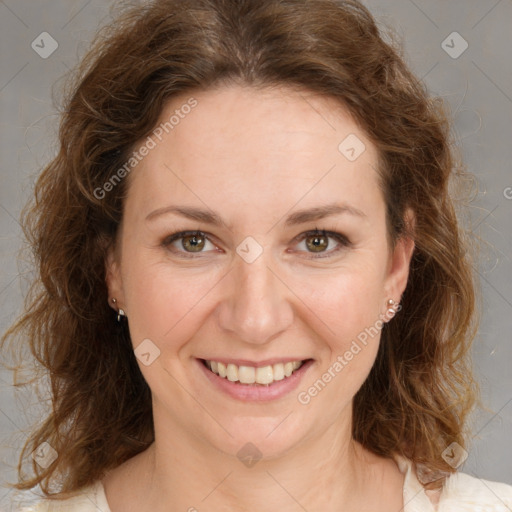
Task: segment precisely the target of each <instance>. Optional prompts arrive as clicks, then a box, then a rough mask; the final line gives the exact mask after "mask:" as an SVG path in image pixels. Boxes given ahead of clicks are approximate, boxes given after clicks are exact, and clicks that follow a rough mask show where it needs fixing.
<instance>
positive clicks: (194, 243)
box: [162, 231, 216, 258]
mask: <svg viewBox="0 0 512 512" xmlns="http://www.w3.org/2000/svg"><path fill="white" fill-rule="evenodd" d="M207 244H210V245H211V246H212V248H213V249H216V246H215V245H213V243H212V242H211V241H210V240H209V239H208V237H207V236H206V234H205V233H203V232H202V231H180V232H179V233H174V234H173V235H170V236H168V237H167V238H166V239H165V240H164V241H163V242H162V245H163V246H165V247H167V248H169V249H170V250H171V251H172V252H176V253H179V254H180V255H184V254H187V253H189V254H193V253H203V252H206V251H203V249H204V248H205V246H206V245H207ZM184 257H186V258H189V257H192V256H184Z"/></svg>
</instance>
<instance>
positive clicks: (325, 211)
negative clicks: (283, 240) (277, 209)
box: [146, 203, 366, 227]
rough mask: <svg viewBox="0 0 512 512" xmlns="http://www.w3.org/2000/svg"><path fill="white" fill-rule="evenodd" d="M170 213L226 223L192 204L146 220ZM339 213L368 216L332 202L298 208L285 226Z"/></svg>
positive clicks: (168, 208)
mask: <svg viewBox="0 0 512 512" xmlns="http://www.w3.org/2000/svg"><path fill="white" fill-rule="evenodd" d="M169 213H174V214H176V215H181V216H183V217H186V218H187V219H191V220H196V221H199V222H204V223H205V224H211V225H213V226H222V225H226V224H225V223H224V222H223V220H222V218H221V216H220V215H218V214H217V213H215V212H213V211H211V210H203V209H201V208H195V207H192V206H176V205H171V206H165V207H163V208H158V209H157V210H154V211H152V212H151V213H150V214H149V215H147V217H146V221H151V220H154V219H155V218H156V217H160V216H162V215H165V214H169ZM339 214H349V215H353V216H355V217H360V218H365V217H366V214H365V213H364V212H362V211H361V210H359V209H358V208H355V207H354V206H351V205H349V204H337V203H331V204H327V205H322V206H316V207H313V208H308V209H303V210H298V211H296V212H294V213H292V214H291V215H289V216H288V217H287V219H286V221H285V226H286V227H290V226H296V225H299V224H305V223H306V222H311V221H314V220H320V219H323V218H325V217H330V216H332V215H339Z"/></svg>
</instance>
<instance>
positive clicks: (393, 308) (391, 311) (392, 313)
mask: <svg viewBox="0 0 512 512" xmlns="http://www.w3.org/2000/svg"><path fill="white" fill-rule="evenodd" d="M397 307H398V303H397V302H395V301H394V300H393V299H389V300H388V310H387V312H386V313H387V315H388V317H389V318H390V319H391V318H393V317H394V316H395V314H396V308H397Z"/></svg>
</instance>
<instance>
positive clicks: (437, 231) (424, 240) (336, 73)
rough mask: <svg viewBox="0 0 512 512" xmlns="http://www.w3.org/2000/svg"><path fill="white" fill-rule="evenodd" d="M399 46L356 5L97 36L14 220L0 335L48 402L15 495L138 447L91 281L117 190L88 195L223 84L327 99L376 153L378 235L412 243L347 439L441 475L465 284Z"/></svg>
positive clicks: (213, 16)
mask: <svg viewBox="0 0 512 512" xmlns="http://www.w3.org/2000/svg"><path fill="white" fill-rule="evenodd" d="M400 48H401V46H400V44H398V43H396V42H395V36H393V34H392V33H391V31H389V30H388V32H387V33H386V34H384V32H382V31H381V29H379V27H378V26H377V24H376V22H375V20H374V19H373V18H372V16H371V14H370V13H369V12H368V10H367V9H366V8H365V7H364V6H362V5H361V4H360V3H359V2H357V1H356V0H347V1H335V0H258V1H250V0H154V1H150V2H147V3H144V5H139V6H131V7H127V8H125V9H123V10H122V11H121V12H120V13H118V15H117V16H116V17H115V19H114V21H113V22H112V23H110V24H109V25H108V26H105V27H104V28H103V29H102V30H100V31H99V33H98V34H97V36H96V39H95V41H94V42H93V45H92V47H91V49H90V50H89V52H88V53H87V54H86V55H85V57H84V58H83V59H82V61H81V63H80V65H79V67H78V69H77V70H76V72H75V74H74V75H73V77H74V78H73V81H72V82H71V83H70V86H69V89H67V96H66V100H65V101H64V108H63V109H62V113H61V115H62V118H61V124H60V132H59V141H60V145H59V152H58V154H57V156H56V157H55V159H54V160H52V161H51V162H50V163H49V164H48V165H47V166H46V168H45V169H44V170H43V171H42V173H41V175H40V177H39V178H38V181H37V183H36V188H35V196H34V200H33V201H32V202H31V203H30V204H29V205H28V207H27V209H26V210H25V213H24V215H23V226H24V231H25V235H26V237H27V239H28V242H29V245H30V247H31V248H32V249H33V254H34V256H35V260H36V265H37V269H38V279H37V280H36V281H35V282H34V283H33V286H32V289H31V293H30V294H29V295H28V297H27V303H26V311H25V313H24V314H23V316H22V317H21V318H20V319H19V320H18V321H17V323H16V324H15V325H14V326H12V327H11V328H10V329H9V330H8V331H7V333H6V334H5V335H4V338H3V343H5V341H6V340H7V339H11V338H12V339H14V338H16V339H17V340H18V341H19V343H20V344H22V343H23V344H25V346H27V343H28V346H29V347H30V350H31V352H32V354H33V356H34V357H35V360H36V361H37V363H38V366H39V367H40V368H42V369H43V371H45V372H46V373H47V374H48V375H49V382H50V385H51V402H52V408H51V412H50V413H49V416H48V417H47V418H46V419H45V420H44V421H43V422H42V423H41V425H39V426H38V427H37V429H36V430H35V431H34V432H33V433H32V435H31V437H30V438H29V440H28V441H27V443H26V444H25V446H24V449H23V451H22V453H21V455H20V461H19V465H18V471H19V481H18V483H16V484H15V487H16V488H18V489H29V488H31V487H33V486H35V485H37V484H40V486H41V489H42V490H43V492H44V493H45V494H46V495H54V496H59V497H61V496H64V495H65V494H66V493H68V492H71V491H75V490H78V489H80V488H83V487H84V486H86V485H88V484H91V483H92V482H94V481H95V480H97V479H98V478H101V477H102V476H103V475H104V473H105V472H106V471H107V470H109V469H111V468H114V467H116V466H118V465H120V464H121V463H123V462H124V461H126V460H127V459H129V458H131V457H133V456H134V455H136V454H137V453H139V452H141V451H143V450H145V449H146V448H147V447H148V446H149V445H150V444H151V443H152V441H153V436H154V434H153V421H152V409H151V394H150V390H149V388H148V385H147V384H146V382H145V380H144V379H143V377H142V374H141V372H140V371H139V367H138V365H137V362H136V360H135V357H134V354H133V349H132V345H131V342H130V337H129V332H128V328H127V325H126V323H124V324H121V325H120V326H118V325H117V324H116V322H115V315H114V313H113V311H112V309H111V308H110V307H109V305H108V296H107V287H106V283H105V256H106V251H107V249H108V248H109V246H110V245H111V244H114V243H115V240H116V233H117V229H118V226H119V223H120V221H121V216H122V211H123V198H124V197H125V194H126V186H127V181H128V180H122V181H121V182H120V183H119V184H118V185H117V186H116V187H114V188H113V190H111V191H109V192H108V193H107V194H105V195H104V197H102V198H101V199H100V198H99V197H97V196H98V194H95V193H94V191H95V190H98V188H101V187H102V186H103V185H104V184H105V183H106V182H107V181H108V180H109V179H110V178H111V177H112V176H113V175H114V174H115V172H116V170H118V169H120V168H121V167H122V166H123V165H124V163H125V162H126V161H127V159H128V158H129V157H130V154H131V152H132V151H133V149H134V148H135V147H136V144H137V143H138V141H140V140H142V139H143V138H144V137H146V136H148V134H150V133H151V130H152V129H153V128H154V127H155V124H156V123H157V120H158V118H159V116H160V114H161V112H162V109H163V107H164V105H165V104H166V102H167V101H168V100H170V99H171V98H173V97H174V96H175V95H178V94H183V93H188V94H193V92H194V90H195V91H197V90H207V89H209V88H213V87H217V86H222V85H229V84H241V85H244V86H251V87H254V88H265V87H274V86H281V85H286V86H288V87H291V88H294V89H296V90H301V91H306V92H307V91H309V92H313V93H317V94H319V95H321V96H324V97H330V98H334V99H336V100H338V101H339V103H340V104H341V105H343V106H345V107H346V108H347V109H348V111H349V112H350V113H351V114H352V116H353V118H354V119H355V120H356V122H358V124H359V125H360V126H361V128H362V129H363V130H364V132H365V133H366V134H367V136H368V137H369V138H370V139H371V140H372V141H373V143H374V144H375V146H376V148H377V150H378V155H379V168H378V172H379V179H380V184H381V186H382V190H383V193H384V197H385V202H386V205H387V224H388V235H389V237H390V240H391V241H392V242H393V243H394V242H396V240H397V239H398V238H399V237H401V236H412V237H413V239H414V242H415V250H414V254H413V258H412V262H411V269H410V275H409V281H408V284H407V288H406V290H405V293H404V295H403V298H402V307H403V309H402V312H401V313H400V314H399V315H397V316H396V317H395V318H394V319H393V321H392V322H390V323H389V324H386V325H385V327H384V329H383V332H382V339H381V344H380V348H379V352H378V355H377V360H376V362H375V364H374V366H373V368H372V370H371V373H370V375H369V377H368V379H367V380H366V381H365V383H364V384H363V386H362V388H361V389H360V390H359V392H358V393H357V395H356V396H355V401H354V423H353V437H354V438H355V439H356V440H357V441H359V442H360V443H362V444H363V445H364V446H365V447H366V448H367V449H368V450H371V451H372V452H374V453H376V454H379V455H381V456H386V457H390V456H392V455H393V454H400V455H402V456H405V457H407V458H409V459H411V460H412V461H414V462H415V463H417V464H418V467H420V466H421V467H423V468H424V471H423V472H422V473H421V474H422V475H430V476H428V477H427V478H426V481H428V482H429V486H430V487H431V488H435V487H439V486H440V485H441V484H442V483H443V481H444V478H445V476H446V475H447V474H449V473H451V472H454V471H455V470H454V468H452V467H451V466H450V465H449V464H447V463H446V462H445V461H444V460H443V458H442V456H441V454H442V452H443V450H444V449H445V448H446V447H447V446H448V445H449V444H450V443H452V442H454V441H455V442H457V443H459V444H460V445H461V446H466V437H467V435H466V422H467V419H468V414H469V413H470V411H471V410H472V408H473V406H474V404H475V401H476V397H477V396H478V395H477V391H478V386H477V385H476V383H475V381H474V380H473V377H472V365H471V361H470V352H469V350H468V349H469V347H470V344H471V341H472V339H473V337H474V335H475V333H476V326H477V321H476V320H475V318H474V317H475V315H474V312H475V311H474V310H475V307H474V303H475V283H474V278H473V274H472V271H471V262H470V261H469V257H468V254H469V252H468V251H467V246H468V241H467V237H466V236H465V231H464V230H463V229H462V228H461V226H459V222H458V220H457V215H456V210H455V208H454V205H455V202H454V198H453V196H452V194H451V192H450V190H451V186H450V185H451V183H452V182H453V180H454V179H455V178H457V179H461V178H462V177H464V176H465V175H466V173H465V170H464V169H463V165H462V164H461V163H460V158H459V156H458V153H457V152H455V151H454V146H453V144H452V141H451V132H450V125H449V115H448V113H447V110H446V109H445V107H444V106H443V102H442V101H441V100H440V99H438V98H432V97H431V96H430V95H429V94H428V91H427V88H426V86H425V85H424V84H423V83H422V82H421V81H420V80H419V79H418V78H417V77H415V76H414V75H413V74H412V73H411V72H410V70H409V69H408V67H407V65H406V64H405V62H404V57H403V55H402V52H401V49H400ZM134 172H136V171H134ZM449 189H450V190H449ZM408 207H409V208H411V209H412V210H413V212H414V214H415V219H416V224H415V226H414V232H411V231H410V230H409V229H408V226H407V225H406V223H405V221H404V212H405V211H406V208H408ZM20 346H22V345H20ZM42 442H48V443H49V444H50V445H51V446H52V447H53V448H54V449H55V450H56V451H57V453H58V458H57V459H56V461H55V462H54V463H53V464H52V465H51V466H49V467H48V468H46V469H44V468H42V467H40V466H39V465H38V464H36V463H35V462H34V461H33V460H31V459H30V457H29V455H30V453H31V452H32V451H33V450H34V449H35V448H36V447H38V446H39V445H40V444H41V443H42ZM25 462H27V463H29V462H30V463H31V470H32V472H31V474H29V475H27V474H25V473H24V472H23V468H24V466H25ZM57 483H58V486H57Z"/></svg>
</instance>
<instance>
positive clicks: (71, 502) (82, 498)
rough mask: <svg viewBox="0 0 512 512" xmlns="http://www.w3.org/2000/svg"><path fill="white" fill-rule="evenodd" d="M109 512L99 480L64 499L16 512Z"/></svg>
mask: <svg viewBox="0 0 512 512" xmlns="http://www.w3.org/2000/svg"><path fill="white" fill-rule="evenodd" d="M70 510H72V511H73V512H98V510H101V511H102V512H110V509H109V508H108V504H107V500H106V497H105V492H104V489H103V485H102V483H101V481H100V480H98V481H97V482H95V483H94V484H92V485H90V486H88V487H85V488H83V489H82V490H81V491H79V492H77V493H76V494H74V495H73V496H71V497H69V498H66V499H43V500H40V501H38V502H37V503H35V504H33V505H29V506H23V507H21V508H19V509H17V512H69V511H70Z"/></svg>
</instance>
